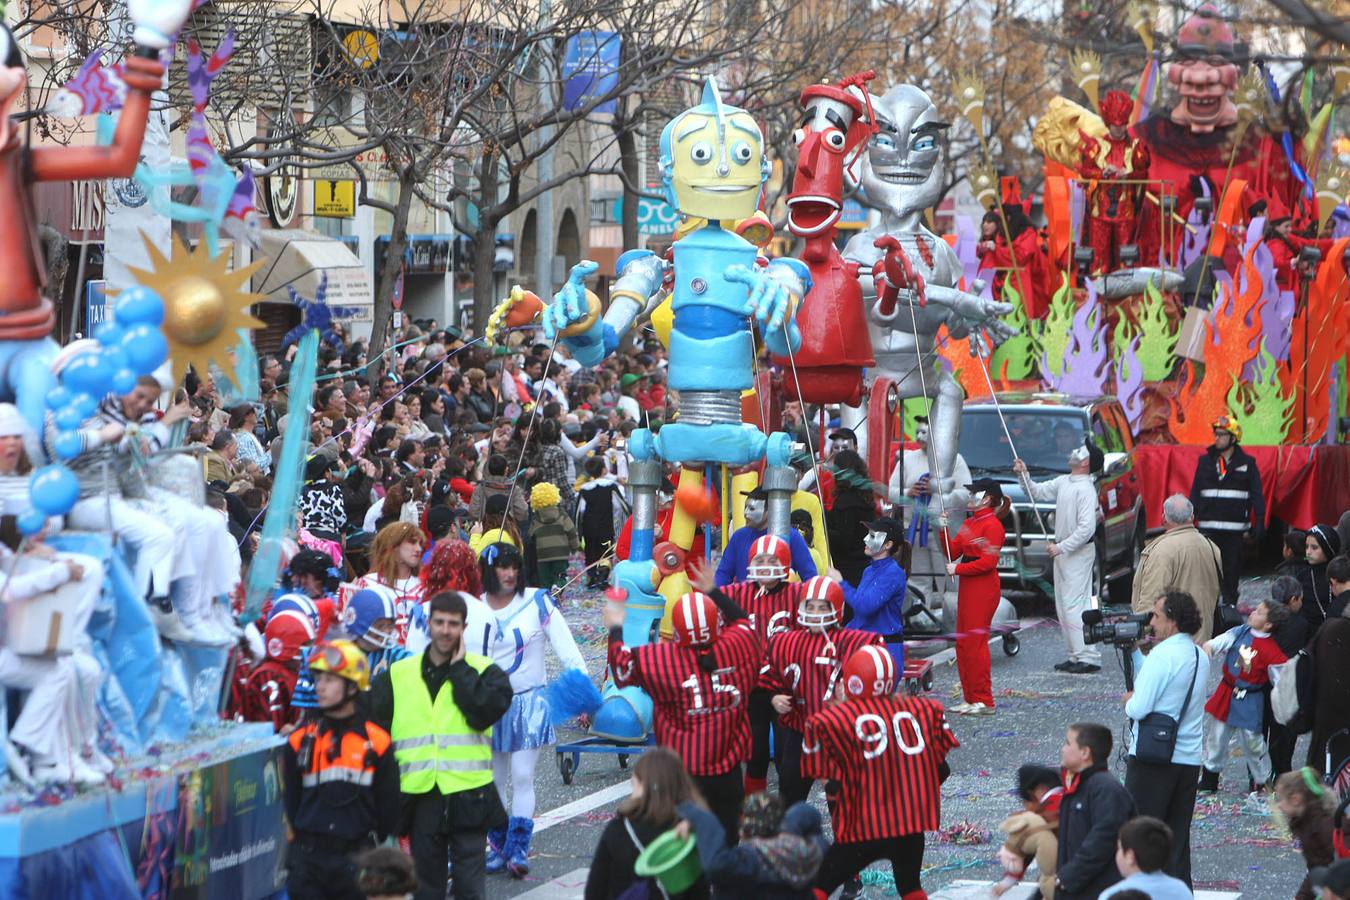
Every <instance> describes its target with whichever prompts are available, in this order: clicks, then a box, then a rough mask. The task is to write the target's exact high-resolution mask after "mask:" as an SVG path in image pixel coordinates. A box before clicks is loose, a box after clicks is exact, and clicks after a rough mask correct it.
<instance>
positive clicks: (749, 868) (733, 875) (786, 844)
mask: <svg viewBox="0 0 1350 900" xmlns="http://www.w3.org/2000/svg"><path fill="white" fill-rule="evenodd" d="M679 810H680V815H681V816H683V817H684V821H683V822H681V823H680V824H679V825H678V826H676V828H677V831H679V832H680V833H682V834H685V835H686V836H687V835H688V833H689V832H690V831H692V832H693V834H694V837H695V839H696V840H697V848H698V856H699V860H700V862H702V863H703V874H704V877H706V878H707V879H708V882H709V883H710V884H711V885H712V889H713V896H714V897H757V898H783V900H796V898H802V900H810V898H811V897H813V896H814V894H813V892H812V890H811V882H812V880H813V879H814V878H815V877H816V872H817V871H818V870H819V869H820V864H821V862H822V861H823V860H824V859H825V848H826V841H825V836H824V835H823V834H822V833H821V822H820V813H819V812H818V811H817V810H816V808H815V807H814V806H812V805H811V804H809V803H794V804H793V805H792V806H791V808H789V809H788V810H787V812H784V811H783V801H782V800H781V799H779V797H778V796H777V795H776V794H766V793H759V794H751V795H750V796H749V797H746V798H745V806H744V808H743V809H742V811H741V842H740V843H739V844H738V845H737V846H735V847H728V846H727V834H726V831H725V829H723V827H722V823H721V822H720V821H719V820H718V818H717V816H715V815H713V814H712V813H711V812H709V811H708V810H706V809H704V808H703V807H701V806H699V805H698V804H695V803H690V802H687V801H686V802H684V803H681V804H680V806H679Z"/></svg>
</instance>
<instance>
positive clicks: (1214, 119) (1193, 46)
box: [1167, 4, 1238, 132]
mask: <svg viewBox="0 0 1350 900" xmlns="http://www.w3.org/2000/svg"><path fill="white" fill-rule="evenodd" d="M1167 80H1168V81H1169V82H1171V83H1172V85H1173V86H1174V87H1175V88H1176V90H1177V94H1178V99H1177V103H1176V105H1175V106H1174V107H1173V108H1172V113H1171V118H1172V121H1173V122H1175V123H1176V124H1178V125H1181V126H1182V127H1184V128H1189V129H1190V130H1191V131H1197V132H1208V131H1213V130H1214V129H1216V128H1226V127H1227V126H1229V125H1232V124H1233V123H1235V122H1236V121H1237V107H1236V106H1234V105H1233V98H1232V94H1233V89H1234V88H1236V87H1237V80H1238V69H1237V66H1236V65H1234V64H1233V32H1232V30H1231V29H1229V27H1228V24H1227V23H1226V22H1224V20H1223V18H1222V17H1221V16H1220V15H1219V11H1218V10H1217V9H1215V8H1214V7H1213V6H1210V5H1208V4H1206V5H1205V6H1202V7H1200V9H1199V10H1198V11H1197V12H1196V13H1195V15H1193V16H1191V17H1190V18H1189V19H1187V20H1186V21H1185V22H1184V23H1182V26H1181V28H1180V30H1179V31H1177V60H1176V62H1174V63H1172V65H1171V66H1170V67H1168V69H1167Z"/></svg>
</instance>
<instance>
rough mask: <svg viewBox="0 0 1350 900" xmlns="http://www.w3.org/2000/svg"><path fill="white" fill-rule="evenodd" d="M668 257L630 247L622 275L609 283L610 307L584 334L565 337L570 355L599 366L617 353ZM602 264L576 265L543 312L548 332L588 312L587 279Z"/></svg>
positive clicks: (652, 293) (658, 281) (621, 259)
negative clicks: (610, 284)
mask: <svg viewBox="0 0 1350 900" xmlns="http://www.w3.org/2000/svg"><path fill="white" fill-rule="evenodd" d="M665 265H666V264H665V262H664V261H663V260H662V259H661V258H660V257H659V256H657V255H656V254H655V253H652V252H651V251H650V250H629V251H628V252H627V253H625V254H623V255H622V256H620V257H619V262H618V265H617V266H616V269H617V270H618V273H619V277H618V278H617V279H616V280H615V282H614V285H613V287H611V288H610V292H609V297H610V302H609V309H608V310H607V311H606V312H605V315H604V317H603V318H600V319H596V321H595V322H594V324H592V325H591V327H590V328H588V329H586V330H585V331H584V332H582V333H581V334H574V335H569V336H567V337H564V338H562V341H563V343H565V344H566V345H567V347H568V349H569V350H571V351H572V357H573V358H574V359H575V360H576V361H577V362H579V363H581V364H582V365H583V366H596V365H599V364H600V363H601V362H602V361H603V360H604V359H605V357H607V356H609V355H610V354H611V353H613V352H614V351H615V350H616V349H617V348H618V346H619V341H620V340H622V339H623V336H624V335H625V334H627V333H628V330H629V329H630V328H632V327H633V322H634V321H635V320H636V319H637V317H638V316H639V315H640V314H641V313H642V312H644V311H645V310H646V309H647V308H648V307H649V306H650V305H651V304H652V301H653V300H654V298H655V297H656V295H657V294H658V293H659V291H660V289H661V284H662V282H663V281H664V280H665ZM597 268H598V266H597V265H596V264H595V263H593V262H591V261H590V260H584V261H582V262H580V263H578V264H577V265H575V266H573V267H572V273H571V275H570V276H568V279H567V284H565V285H563V287H562V290H560V291H558V293H557V295H556V296H555V297H554V298H553V303H552V304H550V305H549V307H548V309H546V310H545V311H544V318H543V325H544V335H545V337H546V338H548V339H549V340H552V339H553V337H554V335H556V334H558V333H559V332H561V331H563V330H565V329H566V328H568V327H570V326H571V325H574V324H576V323H577V322H579V321H581V320H583V319H585V318H586V316H587V315H589V314H590V309H591V307H590V300H589V298H588V296H587V292H586V287H585V284H584V283H583V282H584V280H585V279H586V278H587V277H588V276H590V275H591V274H592V273H593V272H595V270H596V269H597Z"/></svg>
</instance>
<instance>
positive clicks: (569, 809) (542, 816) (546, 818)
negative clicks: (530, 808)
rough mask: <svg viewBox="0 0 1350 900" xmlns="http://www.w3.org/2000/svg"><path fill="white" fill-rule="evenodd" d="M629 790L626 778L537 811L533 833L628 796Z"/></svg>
mask: <svg viewBox="0 0 1350 900" xmlns="http://www.w3.org/2000/svg"><path fill="white" fill-rule="evenodd" d="M630 790H631V787H630V785H629V784H628V779H626V778H625V779H624V780H623V781H621V782H619V783H618V784H615V785H611V786H609V787H607V788H604V789H602V790H599V791H596V792H595V793H594V794H587V795H586V796H585V797H581V798H579V799H577V800H573V801H572V802H571V803H564V804H563V805H562V806H560V807H558V808H557V809H551V810H549V811H548V812H545V813H537V814H536V815H535V817H534V833H535V834H538V833H539V832H541V831H547V830H548V829H550V828H552V827H553V826H554V825H561V824H562V823H564V822H566V821H568V820H570V819H575V818H576V817H577V816H580V815H584V814H586V813H588V812H590V811H591V810H593V809H596V808H597V807H600V806H607V805H609V804H610V803H613V802H614V801H615V800H621V799H623V798H624V797H627V796H628V792H629V791H630Z"/></svg>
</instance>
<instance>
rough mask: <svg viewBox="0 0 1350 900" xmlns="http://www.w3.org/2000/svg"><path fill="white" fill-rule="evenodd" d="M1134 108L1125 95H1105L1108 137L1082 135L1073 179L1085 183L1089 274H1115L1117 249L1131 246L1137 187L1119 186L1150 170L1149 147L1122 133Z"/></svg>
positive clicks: (1118, 262)
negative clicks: (1078, 158) (1087, 182)
mask: <svg viewBox="0 0 1350 900" xmlns="http://www.w3.org/2000/svg"><path fill="white" fill-rule="evenodd" d="M1133 108H1134V101H1132V100H1131V99H1130V97H1129V95H1128V94H1125V93H1123V92H1121V91H1110V92H1108V93H1107V95H1106V96H1105V97H1104V98H1102V103H1101V113H1102V120H1103V121H1104V122H1105V123H1106V126H1107V128H1108V129H1110V130H1111V131H1122V132H1123V133H1122V136H1121V137H1115V136H1114V135H1113V134H1111V133H1108V134H1107V135H1106V136H1105V137H1102V138H1094V137H1091V136H1090V135H1087V134H1084V135H1083V143H1082V146H1081V147H1080V150H1079V154H1080V160H1081V161H1080V163H1079V166H1078V173H1079V175H1081V176H1082V177H1083V179H1084V180H1087V181H1089V185H1088V188H1087V217H1086V230H1087V235H1086V240H1085V243H1086V244H1087V245H1088V246H1090V247H1092V269H1093V271H1094V272H1114V271H1115V270H1116V269H1118V268H1120V248H1121V246H1122V245H1124V244H1132V243H1134V241H1135V227H1136V225H1137V224H1138V219H1139V199H1140V197H1141V195H1142V192H1141V190H1140V185H1138V184H1128V183H1122V182H1129V181H1134V180H1137V179H1141V178H1143V177H1144V176H1145V174H1147V172H1148V168H1149V158H1150V157H1149V152H1148V147H1146V146H1145V145H1144V143H1143V142H1142V141H1140V140H1139V139H1137V138H1135V137H1132V136H1131V135H1130V134H1129V133H1128V132H1125V131H1123V129H1124V128H1125V127H1126V126H1127V125H1128V124H1129V121H1130V112H1131V111H1132V109H1133Z"/></svg>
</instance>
